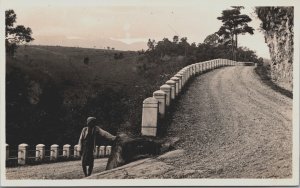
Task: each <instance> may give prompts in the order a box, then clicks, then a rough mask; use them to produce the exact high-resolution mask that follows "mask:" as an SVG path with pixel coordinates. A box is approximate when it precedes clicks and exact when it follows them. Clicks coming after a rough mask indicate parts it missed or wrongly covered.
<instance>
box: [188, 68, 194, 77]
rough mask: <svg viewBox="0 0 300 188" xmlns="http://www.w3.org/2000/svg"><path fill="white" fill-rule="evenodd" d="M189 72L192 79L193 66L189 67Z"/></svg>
mask: <svg viewBox="0 0 300 188" xmlns="http://www.w3.org/2000/svg"><path fill="white" fill-rule="evenodd" d="M189 70H190V77H192V76H193V75H194V74H193V65H190V66H189Z"/></svg>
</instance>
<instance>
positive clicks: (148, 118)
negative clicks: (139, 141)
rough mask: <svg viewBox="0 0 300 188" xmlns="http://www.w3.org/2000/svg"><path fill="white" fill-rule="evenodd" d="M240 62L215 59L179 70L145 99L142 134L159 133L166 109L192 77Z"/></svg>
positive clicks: (153, 134) (151, 134)
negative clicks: (159, 123) (160, 122)
mask: <svg viewBox="0 0 300 188" xmlns="http://www.w3.org/2000/svg"><path fill="white" fill-rule="evenodd" d="M240 64H241V63H240V62H236V61H232V60H228V59H214V60H210V61H205V62H200V63H195V64H191V65H188V66H186V67H184V68H183V69H181V70H180V71H178V72H177V73H176V74H175V75H174V76H173V77H171V78H170V80H168V81H166V83H165V84H164V85H162V86H161V87H160V88H159V90H157V91H155V92H153V96H152V97H149V98H146V99H145V100H144V101H143V114H142V129H141V133H142V135H145V136H156V135H157V130H158V126H163V125H158V122H159V120H160V119H163V118H164V117H165V114H166V111H167V110H168V108H169V107H170V105H171V104H172V103H173V101H174V100H175V99H176V98H177V97H178V96H179V95H180V93H181V91H182V90H183V89H184V88H185V86H186V84H187V83H188V81H189V80H190V78H192V77H194V76H196V75H199V74H201V73H204V72H207V71H209V70H212V69H215V68H219V67H223V66H234V65H240Z"/></svg>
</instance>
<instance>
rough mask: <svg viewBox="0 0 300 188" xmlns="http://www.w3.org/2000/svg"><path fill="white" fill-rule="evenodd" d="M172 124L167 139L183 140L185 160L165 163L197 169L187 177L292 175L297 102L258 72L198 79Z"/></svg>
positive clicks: (220, 72)
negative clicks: (279, 91)
mask: <svg viewBox="0 0 300 188" xmlns="http://www.w3.org/2000/svg"><path fill="white" fill-rule="evenodd" d="M172 119H173V122H172V124H171V127H170V130H169V132H168V136H177V137H180V139H181V142H179V144H178V146H177V148H179V149H185V150H186V156H185V157H184V158H182V159H178V160H175V161H165V162H167V163H172V165H173V166H175V167H177V169H180V170H181V171H184V170H189V171H190V170H194V173H191V174H186V175H184V173H183V175H182V178H289V177H291V176H292V174H291V173H292V99H290V98H287V97H286V96H284V95H281V94H280V93H277V92H275V91H274V90H272V89H270V87H268V86H266V85H264V84H263V83H262V81H261V80H260V79H259V77H258V75H257V74H256V73H255V72H254V67H245V66H244V67H240V66H238V67H227V68H222V69H217V70H214V71H212V72H209V73H207V74H204V75H201V76H199V77H197V78H196V79H195V80H194V82H193V83H192V84H191V85H190V87H189V89H188V90H187V92H186V93H185V94H184V95H183V96H182V98H181V99H180V100H179V101H178V104H177V109H176V110H175V114H174V116H173V118H172ZM173 172H174V171H173ZM164 177H165V178H176V177H174V173H172V171H170V172H169V173H165V174H164Z"/></svg>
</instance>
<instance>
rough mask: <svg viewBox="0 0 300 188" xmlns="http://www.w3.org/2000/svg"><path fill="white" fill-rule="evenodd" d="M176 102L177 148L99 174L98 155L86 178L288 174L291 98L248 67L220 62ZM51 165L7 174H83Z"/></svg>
mask: <svg viewBox="0 0 300 188" xmlns="http://www.w3.org/2000/svg"><path fill="white" fill-rule="evenodd" d="M175 106H176V107H175V108H176V110H175V112H174V114H173V117H172V122H171V125H170V127H169V130H168V135H167V136H168V137H179V138H180V142H179V143H178V144H177V145H176V149H177V150H176V151H174V152H170V153H167V154H165V155H164V156H160V157H155V158H153V159H144V160H141V161H137V162H134V163H131V164H129V165H126V166H123V167H121V169H120V170H116V169H113V170H111V171H106V172H102V173H99V172H101V171H102V170H104V167H105V162H106V161H100V160H102V159H100V160H98V161H96V167H95V168H96V169H95V171H94V175H92V176H91V177H89V178H91V179H102V178H290V177H291V176H292V99H290V98H288V97H286V96H284V95H281V94H280V93H277V92H275V91H274V90H272V89H271V88H270V87H269V86H266V85H265V84H263V83H262V81H261V80H260V79H259V77H258V75H256V73H255V72H254V67H244V66H237V67H226V68H222V69H216V70H213V71H211V72H208V73H206V74H203V75H201V76H198V77H197V78H195V80H194V81H193V82H192V83H191V84H190V86H189V88H188V89H187V91H186V92H185V93H184V95H182V97H181V98H180V99H179V100H178V101H177V104H176V105H175ZM51 165H56V164H51ZM51 165H50V164H49V166H44V168H43V169H48V168H49V169H50V170H47V171H46V170H41V171H40V172H41V174H39V175H37V171H36V170H33V169H31V170H32V171H34V172H31V171H30V170H24V169H23V171H22V167H21V168H20V169H17V170H15V172H13V169H8V170H7V175H8V177H14V178H16V174H19V177H23V178H28V177H34V178H41V177H43V178H82V173H81V168H80V162H79V161H78V162H69V163H61V164H59V163H57V166H56V168H53V166H51ZM40 166H43V165H39V166H36V167H35V168H40ZM46 167H48V168H46ZM27 168H30V167H27ZM51 169H52V170H51ZM53 169H55V170H53ZM78 169H79V170H78ZM43 173H46V174H48V175H45V174H44V175H43ZM22 174H27V175H26V177H25V175H22ZM49 174H52V175H51V176H49Z"/></svg>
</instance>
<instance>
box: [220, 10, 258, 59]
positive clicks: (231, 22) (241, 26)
mask: <svg viewBox="0 0 300 188" xmlns="http://www.w3.org/2000/svg"><path fill="white" fill-rule="evenodd" d="M232 8H233V9H228V10H223V11H222V16H221V17H217V19H218V20H221V21H222V22H223V25H222V26H221V28H220V29H219V31H218V32H217V34H218V35H219V36H220V37H221V40H223V41H227V43H228V39H229V40H230V41H231V46H232V53H233V59H234V60H235V59H236V56H235V51H236V49H237V44H238V35H240V34H246V33H249V34H251V35H252V34H253V31H254V29H253V28H252V27H250V26H248V23H249V22H251V21H252V20H251V18H250V17H249V16H248V15H245V14H241V11H240V10H241V9H243V8H244V7H242V6H233V7H232Z"/></svg>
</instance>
